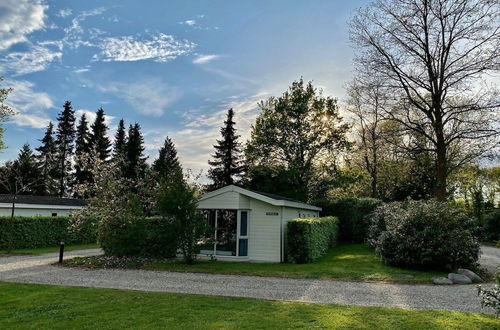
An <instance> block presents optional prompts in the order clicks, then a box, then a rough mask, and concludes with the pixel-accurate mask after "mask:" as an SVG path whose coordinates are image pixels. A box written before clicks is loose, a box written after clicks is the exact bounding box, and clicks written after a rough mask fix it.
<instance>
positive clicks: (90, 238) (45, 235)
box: [0, 217, 97, 250]
mask: <svg viewBox="0 0 500 330" xmlns="http://www.w3.org/2000/svg"><path fill="white" fill-rule="evenodd" d="M96 223H97V221H96V220H95V219H92V218H85V219H83V220H81V219H76V218H73V217H14V219H13V220H12V221H11V218H10V217H0V249H2V250H3V249H31V248H43V247H50V246H57V245H59V243H60V242H61V241H64V243H65V244H67V245H71V244H89V243H95V242H96Z"/></svg>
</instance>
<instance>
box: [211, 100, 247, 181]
mask: <svg viewBox="0 0 500 330" xmlns="http://www.w3.org/2000/svg"><path fill="white" fill-rule="evenodd" d="M233 117H234V111H233V109H229V110H228V112H227V119H226V120H225V121H224V126H223V127H222V128H221V130H220V132H221V135H222V140H217V145H214V148H215V154H214V155H213V156H212V157H213V159H214V160H212V161H209V162H208V164H209V165H210V166H211V168H210V169H209V171H208V177H209V178H210V179H211V180H212V181H213V183H212V185H211V186H210V189H218V188H221V187H224V186H227V185H230V184H233V183H234V182H235V180H237V178H238V177H241V176H242V174H243V165H242V161H241V143H240V142H239V141H238V138H239V137H240V136H239V135H236V129H235V127H234V124H235V122H234V120H233Z"/></svg>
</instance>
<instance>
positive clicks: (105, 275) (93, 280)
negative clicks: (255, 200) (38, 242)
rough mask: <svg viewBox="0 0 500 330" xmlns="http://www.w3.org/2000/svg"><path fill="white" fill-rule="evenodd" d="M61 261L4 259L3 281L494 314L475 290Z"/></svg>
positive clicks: (94, 251)
mask: <svg viewBox="0 0 500 330" xmlns="http://www.w3.org/2000/svg"><path fill="white" fill-rule="evenodd" d="M100 253H101V251H100V250H99V249H90V250H79V251H71V252H67V253H66V257H70V256H90V255H97V254H100ZM56 261H57V254H56V253H49V254H44V255H38V256H11V257H2V258H0V281H5V282H19V283H38V284H53V285H66V286H85V287H95V288H114V289H131V290H141V291H157V292H176V293H190V294H204V295H218V296H232V297H249V298H261V299H271V300H286V301H302V302H314V303H329V304H341V305H362V306H385V307H398V308H415V309H447V310H457V311H467V312H483V313H489V312H491V311H490V310H483V309H481V308H480V305H479V299H478V297H477V294H476V288H475V286H474V285H463V286H432V285H403V284H384V283H366V282H345V281H331V280H310V279H286V278H273V277H256V276H235V275H212V274H194V273H175V272H165V271H145V270H108V269H106V270H104V269H101V270H86V269H76V268H67V267H57V266H52V265H51V264H52V263H54V262H56Z"/></svg>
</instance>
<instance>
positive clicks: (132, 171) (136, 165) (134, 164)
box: [123, 123, 147, 182]
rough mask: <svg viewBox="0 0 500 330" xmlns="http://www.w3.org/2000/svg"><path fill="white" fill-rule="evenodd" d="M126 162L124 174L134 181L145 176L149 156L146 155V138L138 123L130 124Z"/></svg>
mask: <svg viewBox="0 0 500 330" xmlns="http://www.w3.org/2000/svg"><path fill="white" fill-rule="evenodd" d="M125 156H126V158H125V164H124V173H123V175H124V176H125V177H126V178H128V179H130V180H132V181H133V182H134V181H137V179H139V178H141V177H143V176H144V172H145V170H146V167H147V164H146V159H147V157H145V156H144V138H143V136H142V133H141V126H140V125H139V124H138V123H135V124H134V125H130V128H129V130H128V141H127V144H126V146H125Z"/></svg>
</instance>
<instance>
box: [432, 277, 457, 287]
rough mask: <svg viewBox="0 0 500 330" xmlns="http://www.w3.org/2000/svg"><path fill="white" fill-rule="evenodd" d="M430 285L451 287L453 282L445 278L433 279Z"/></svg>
mask: <svg viewBox="0 0 500 330" xmlns="http://www.w3.org/2000/svg"><path fill="white" fill-rule="evenodd" d="M432 283H434V284H436V285H452V284H453V282H452V281H451V280H450V279H447V278H446V277H433V278H432Z"/></svg>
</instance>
